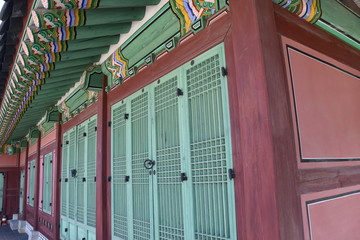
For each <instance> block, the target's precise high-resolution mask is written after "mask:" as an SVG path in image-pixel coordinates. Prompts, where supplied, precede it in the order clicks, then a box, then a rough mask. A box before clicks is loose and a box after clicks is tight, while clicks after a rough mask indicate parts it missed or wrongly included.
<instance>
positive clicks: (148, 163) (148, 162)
mask: <svg viewBox="0 0 360 240" xmlns="http://www.w3.org/2000/svg"><path fill="white" fill-rule="evenodd" d="M154 165H155V161H154V160H150V159H146V160H145V161H144V167H145V168H146V169H152V168H153V167H154Z"/></svg>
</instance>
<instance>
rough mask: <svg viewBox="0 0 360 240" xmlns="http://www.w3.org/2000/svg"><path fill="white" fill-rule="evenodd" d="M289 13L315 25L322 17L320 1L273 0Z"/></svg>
mask: <svg viewBox="0 0 360 240" xmlns="http://www.w3.org/2000/svg"><path fill="white" fill-rule="evenodd" d="M273 1H274V2H275V3H277V4H279V5H280V6H282V7H283V8H286V9H287V10H288V11H290V12H292V13H294V14H296V15H298V16H299V17H301V18H302V19H305V20H306V21H308V22H311V23H315V22H316V21H317V20H318V19H319V18H320V16H321V14H322V10H321V7H320V0H305V1H304V0H291V1H289V0H281V1H279V0H273Z"/></svg>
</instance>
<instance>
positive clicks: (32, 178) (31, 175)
mask: <svg viewBox="0 0 360 240" xmlns="http://www.w3.org/2000/svg"><path fill="white" fill-rule="evenodd" d="M28 169H29V185H28V187H29V188H28V197H27V198H28V199H27V200H28V204H29V205H30V206H32V207H33V206H34V197H35V196H34V190H35V159H34V160H31V161H29V168H28Z"/></svg>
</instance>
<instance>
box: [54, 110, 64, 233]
mask: <svg viewBox="0 0 360 240" xmlns="http://www.w3.org/2000/svg"><path fill="white" fill-rule="evenodd" d="M60 121H61V114H59V121H58V123H55V128H56V140H55V141H56V152H55V161H54V164H53V166H54V168H53V176H54V177H53V181H55V183H54V182H53V186H55V188H53V189H54V190H53V194H54V196H53V201H54V202H53V212H54V214H55V226H54V227H55V239H56V240H57V239H60V208H61V182H59V179H60V177H61V161H62V160H61V154H62V149H61V144H62V136H61V124H60Z"/></svg>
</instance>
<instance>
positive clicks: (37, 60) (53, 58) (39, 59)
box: [21, 46, 109, 65]
mask: <svg viewBox="0 0 360 240" xmlns="http://www.w3.org/2000/svg"><path fill="white" fill-rule="evenodd" d="M108 50H109V47H108V46H106V47H97V48H90V49H83V50H78V51H72V52H63V53H50V54H43V55H41V56H37V55H30V56H26V55H25V54H24V55H22V56H21V60H22V61H23V65H25V63H28V64H29V65H39V64H43V63H53V62H58V61H61V60H64V61H69V60H74V59H79V58H85V57H93V56H97V55H101V54H102V53H105V52H107V51H108Z"/></svg>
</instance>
